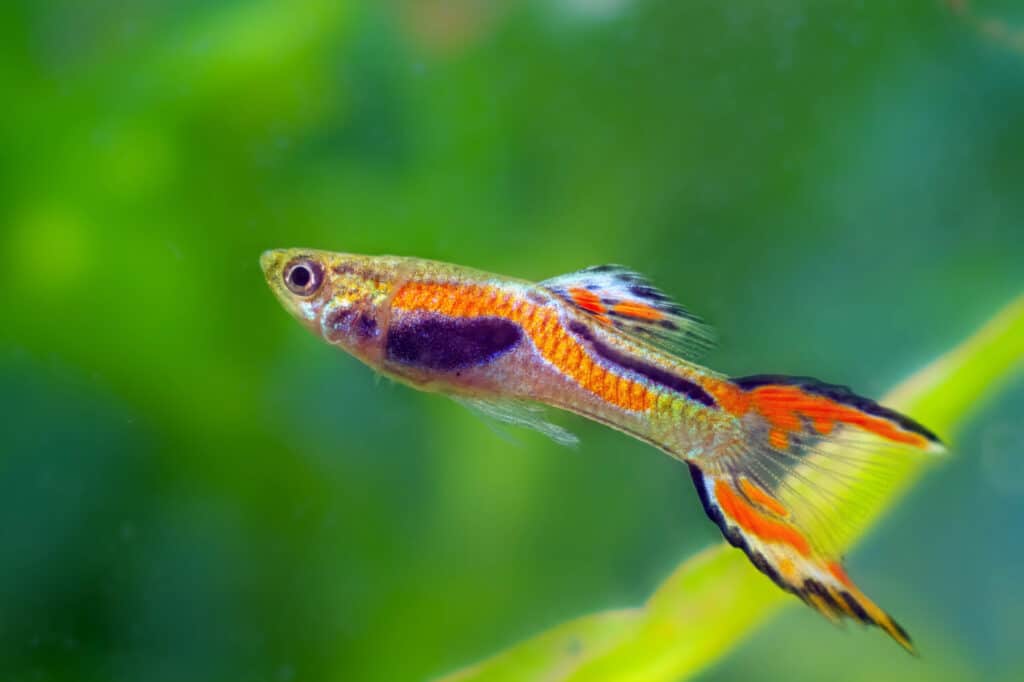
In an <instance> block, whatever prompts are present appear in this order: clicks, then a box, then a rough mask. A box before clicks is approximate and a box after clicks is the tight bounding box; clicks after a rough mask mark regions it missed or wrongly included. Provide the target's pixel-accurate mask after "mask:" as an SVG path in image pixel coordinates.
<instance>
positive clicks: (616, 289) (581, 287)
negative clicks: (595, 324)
mask: <svg viewBox="0 0 1024 682" xmlns="http://www.w3.org/2000/svg"><path fill="white" fill-rule="evenodd" d="M541 286H543V287H546V288H547V289H548V290H550V291H551V292H553V293H554V294H555V295H557V296H559V297H560V298H562V299H563V300H565V301H566V302H567V303H569V304H570V305H573V306H574V307H576V308H577V309H579V310H581V311H583V312H584V313H586V314H587V315H589V316H591V317H593V318H595V319H596V320H598V321H599V322H601V323H602V324H605V325H607V326H609V327H614V328H615V329H618V330H619V331H621V332H623V333H624V334H628V335H630V336H633V337H635V338H638V339H640V340H641V341H644V342H646V343H650V344H652V345H654V346H657V347H658V348H661V349H663V350H666V351H668V352H670V353H674V354H676V355H679V356H681V357H684V358H689V359H696V358H698V357H700V356H701V355H703V354H704V353H705V352H707V351H708V350H709V349H710V348H711V347H712V346H714V343H715V335H714V332H713V331H712V329H711V327H709V326H708V325H706V324H704V323H703V322H702V321H701V320H700V318H698V317H697V316H696V315H693V314H692V313H690V312H688V311H687V310H686V309H685V308H683V307H682V306H681V305H679V304H678V303H676V302H675V301H673V300H672V299H671V298H670V297H669V296H667V295H666V294H664V293H663V292H662V291H661V290H659V289H657V288H656V287H655V286H654V285H652V284H651V282H650V281H649V280H648V279H647V278H646V277H644V276H643V275H641V274H639V273H636V272H633V271H632V270H629V269H627V268H625V267H623V266H621V265H598V266H594V267H590V268H586V269H584V270H580V271H578V272H573V273H570V274H567V275H560V276H558V277H554V278H552V279H549V280H546V281H544V282H541Z"/></svg>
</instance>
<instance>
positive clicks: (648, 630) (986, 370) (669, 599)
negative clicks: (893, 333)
mask: <svg viewBox="0 0 1024 682" xmlns="http://www.w3.org/2000/svg"><path fill="white" fill-rule="evenodd" d="M1022 366H1024V296H1020V297H1018V298H1017V299H1016V300H1015V301H1014V302H1013V303H1011V304H1010V305H1009V306H1007V308H1006V309H1004V310H1003V311H1002V312H1001V313H999V314H998V315H996V316H995V317H994V318H993V319H992V320H990V321H989V322H988V323H986V324H985V325H984V326H983V327H982V328H981V329H980V330H979V331H978V332H977V333H975V334H974V335H973V336H972V337H971V338H969V339H968V340H966V341H965V342H963V343H961V344H960V345H959V346H957V347H956V348H954V349H953V350H952V351H950V352H949V353H947V354H946V355H944V356H942V357H941V358H939V359H938V360H936V361H935V362H933V363H931V364H930V365H928V366H927V367H925V368H924V369H922V370H921V371H919V372H917V373H916V374H914V375H913V376H911V377H910V378H909V379H907V380H906V381H904V382H903V383H902V384H900V385H899V386H897V387H896V388H895V389H894V390H893V391H891V392H890V393H889V395H888V396H886V397H885V399H884V400H883V402H884V403H885V404H886V405H890V406H892V407H894V408H896V409H899V410H901V411H903V412H905V413H907V414H912V415H914V416H915V418H917V419H920V420H921V421H922V422H923V423H925V424H928V425H929V426H931V427H933V428H934V429H935V430H936V431H937V432H938V433H939V434H940V435H941V436H943V437H944V438H945V439H946V440H947V442H951V443H955V440H954V439H955V435H956V432H957V430H958V429H959V428H960V427H961V426H962V425H963V424H964V423H965V422H966V420H967V419H968V417H969V416H970V414H971V413H972V411H973V410H974V409H976V408H977V407H978V405H979V404H981V403H982V402H983V401H984V399H985V398H986V397H988V396H990V395H991V394H993V393H994V392H995V391H996V390H997V389H998V388H999V386H1000V385H1001V384H1002V383H1003V382H1004V381H1005V380H1007V379H1008V378H1009V377H1010V376H1011V375H1013V374H1014V373H1016V372H1017V371H1019V370H1020V369H1021V367H1022ZM952 449H953V450H954V451H955V445H954V446H953V448H952ZM935 461H936V460H935V459H934V458H928V457H907V459H906V464H905V466H902V467H900V468H898V469H897V470H895V471H894V478H893V480H892V485H890V486H889V488H888V489H887V490H886V491H885V492H884V494H883V495H882V496H881V497H876V499H877V502H876V504H875V506H874V507H873V508H872V509H871V510H870V513H868V514H865V515H861V516H859V517H858V518H857V520H856V526H855V527H854V528H853V529H852V530H853V532H852V534H851V537H850V538H849V542H850V544H852V543H853V542H854V541H855V540H856V539H857V537H860V536H863V535H864V533H866V532H867V530H868V529H869V528H870V527H871V525H873V523H874V522H875V521H876V520H877V519H878V518H879V516H880V515H881V514H883V513H884V512H885V511H886V510H887V509H888V508H890V507H891V506H892V505H893V504H894V503H895V502H896V500H898V499H899V497H900V496H901V495H902V494H903V493H904V492H905V491H906V490H907V489H908V488H909V486H910V485H912V484H913V482H914V481H915V480H916V479H917V477H918V476H920V475H921V474H922V473H923V471H924V465H925V463H926V462H935ZM846 494H847V496H848V497H851V498H852V497H855V496H856V494H857V487H856V486H851V487H850V489H849V490H848V491H846ZM796 603H798V602H797V601H796V600H794V599H792V598H791V597H790V596H789V595H787V594H785V593H784V592H782V591H781V590H779V589H778V588H776V587H775V586H774V585H773V584H772V583H771V582H770V581H769V580H767V579H765V577H764V576H763V575H761V574H760V573H758V572H757V570H756V569H755V568H754V567H753V566H751V565H750V563H749V561H747V559H746V557H745V556H743V554H742V553H741V552H738V551H735V550H733V549H732V548H731V547H728V546H725V545H722V546H718V547H714V548H710V549H707V550H705V551H703V552H701V553H700V554H698V555H697V556H695V557H693V558H691V559H689V560H687V561H685V562H683V563H682V564H681V565H680V566H679V567H678V568H677V569H676V570H675V571H674V572H673V574H672V575H671V576H669V578H668V579H667V580H666V581H665V582H664V583H663V584H662V585H661V586H660V587H659V588H658V589H657V590H656V591H655V593H654V594H653V595H652V596H651V597H650V599H648V601H647V603H646V604H644V605H643V606H642V607H640V608H637V609H631V610H622V611H609V612H604V613H598V614H593V615H589V616H584V617H581V618H577V619H575V620H572V621H569V622H567V623H563V624H562V625H559V626H557V627H555V628H553V629H551V630H549V631H548V632H545V633H543V634H541V635H538V636H536V637H534V638H532V639H529V640H527V641H525V642H522V643H520V644H517V645H515V646H513V647H512V648H510V649H508V650H506V651H504V652H502V653H499V654H497V655H496V656H494V657H492V658H489V659H487V660H485V661H482V662H480V663H477V664H476V665H473V666H470V667H468V668H466V669H464V670H461V671H458V672H456V673H453V674H452V675H449V676H446V677H444V678H442V679H441V680H439V681H438V682H497V681H504V680H540V681H543V682H678V681H679V680H684V679H688V678H690V677H692V676H693V675H695V674H696V673H698V672H699V671H700V670H702V669H703V668H704V667H706V666H707V665H709V664H710V663H712V662H713V661H715V660H716V659H718V658H719V657H721V656H723V655H725V654H726V653H727V652H728V651H729V650H730V649H732V648H733V647H735V646H736V645H737V644H739V643H740V642H741V641H742V640H743V639H744V637H746V636H747V635H748V634H750V633H751V632H752V631H753V630H754V628H756V627H757V626H759V625H760V624H761V623H763V622H765V621H766V620H767V619H768V618H769V617H770V616H772V615H773V614H775V613H776V612H777V611H778V610H779V609H780V608H781V607H783V606H786V605H788V604H796Z"/></svg>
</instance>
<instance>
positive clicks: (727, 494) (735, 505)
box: [715, 480, 811, 556]
mask: <svg viewBox="0 0 1024 682" xmlns="http://www.w3.org/2000/svg"><path fill="white" fill-rule="evenodd" d="M715 498H716V499H717V500H718V504H719V506H720V507H721V508H722V511H724V512H725V513H726V514H727V515H728V516H730V517H732V519H733V520H734V521H736V523H737V524H739V525H740V527H742V528H743V529H744V530H745V531H747V532H748V533H751V534H752V535H754V536H755V537H757V538H758V539H760V540H764V541H766V542H781V543H782V544H785V545H789V546H790V547H792V548H793V549H795V550H796V551H797V552H799V553H800V554H802V555H803V556H810V554H811V545H810V543H809V542H808V541H807V538H805V537H804V536H803V535H801V534H800V533H799V532H797V530H796V529H795V528H793V527H792V526H790V525H788V524H785V523H781V522H779V521H775V520H773V519H770V518H768V517H766V516H765V515H763V514H762V513H761V512H759V511H758V510H757V509H755V508H754V507H751V506H750V505H749V504H747V503H746V502H745V501H744V500H743V498H741V497H740V496H739V495H737V494H736V493H735V492H733V488H732V486H730V485H729V484H728V483H726V482H725V481H722V480H719V481H716V482H715Z"/></svg>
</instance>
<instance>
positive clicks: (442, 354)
mask: <svg viewBox="0 0 1024 682" xmlns="http://www.w3.org/2000/svg"><path fill="white" fill-rule="evenodd" d="M522 338H523V332H522V330H521V329H520V328H519V325H517V324H516V323H515V322H510V321H509V320H503V319H501V318H497V317H480V318H474V319H467V320H461V319H451V318H446V317H440V316H429V317H422V318H419V319H416V320H413V321H409V322H403V323H399V324H397V325H395V326H393V327H391V329H390V330H388V338H387V343H386V346H387V356H388V359H390V360H394V361H395V362H400V363H402V364H404V365H414V366H417V367H423V368H424V369H433V370H438V371H442V372H449V371H453V370H457V369H463V368H466V367H473V366H475V365H483V364H486V363H488V362H491V361H493V360H495V359H496V358H497V357H499V356H500V355H503V354H504V353H507V352H509V351H511V350H512V349H513V348H515V347H516V345H518V344H519V342H520V341H521V340H522Z"/></svg>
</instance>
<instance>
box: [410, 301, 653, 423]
mask: <svg viewBox="0 0 1024 682" xmlns="http://www.w3.org/2000/svg"><path fill="white" fill-rule="evenodd" d="M574 291H575V290H574ZM580 291H584V292H586V293H587V294H591V292H589V291H587V290H586V289H582V290H580ZM591 295H592V296H593V294H591ZM595 298H596V297H595ZM598 303H600V301H598ZM392 306H393V307H394V308H398V309H400V310H409V311H423V312H430V313H439V314H443V315H449V316H451V317H483V316H493V317H501V318H504V319H507V320H510V321H512V322H515V323H516V324H518V325H519V326H520V327H522V329H523V331H524V332H526V334H527V335H528V336H529V337H530V339H531V340H532V341H533V344H534V346H535V347H536V348H537V350H538V352H540V354H541V356H542V357H543V358H544V359H545V360H547V361H548V362H550V363H551V364H552V365H554V366H555V367H557V368H558V369H559V371H561V372H563V373H564V374H565V375H567V376H568V377H570V378H571V379H572V380H573V381H575V382H576V383H577V384H579V385H580V386H581V387H583V388H584V389H586V390H587V391H589V392H591V393H593V394H595V395H597V396H598V397H599V398H601V399H602V400H604V401H605V402H607V403H611V404H612V405H615V406H616V407H620V408H622V409H626V410H633V411H638V412H640V411H646V410H649V409H651V408H652V407H653V406H654V404H655V402H656V400H657V398H656V396H655V394H654V393H652V392H651V391H650V390H648V389H647V387H646V386H645V385H644V384H643V383H641V382H638V381H633V380H632V379H629V378H628V377H625V376H618V375H616V374H614V373H612V372H609V371H607V370H606V369H605V368H604V367H602V366H601V365H599V364H598V363H596V362H594V361H593V359H592V358H591V357H590V355H589V354H588V353H587V350H586V349H585V348H584V347H583V346H582V345H580V343H579V342H578V341H577V340H576V338H575V337H574V336H572V335H570V334H569V333H568V332H566V331H565V329H564V328H563V327H562V324H561V322H560V321H559V318H558V313H557V312H555V311H554V310H552V309H550V308H546V307H543V306H538V305H533V304H532V303H529V302H527V301H525V300H522V299H519V298H518V297H514V296H512V295H510V294H507V293H506V292H503V291H501V290H499V289H498V288H496V287H491V286H481V285H476V284H450V283H449V284H429V283H420V282H408V283H406V284H405V285H404V286H402V288H401V289H399V290H398V291H397V292H396V293H395V297H394V299H393V301H392ZM601 310H602V311H603V310H604V307H603V306H602V308H601Z"/></svg>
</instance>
